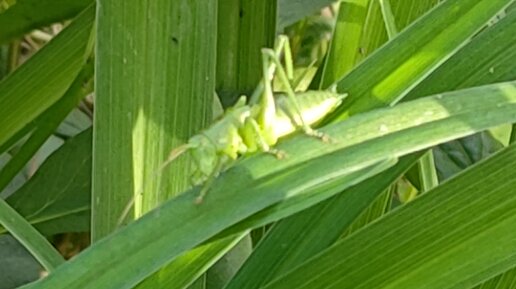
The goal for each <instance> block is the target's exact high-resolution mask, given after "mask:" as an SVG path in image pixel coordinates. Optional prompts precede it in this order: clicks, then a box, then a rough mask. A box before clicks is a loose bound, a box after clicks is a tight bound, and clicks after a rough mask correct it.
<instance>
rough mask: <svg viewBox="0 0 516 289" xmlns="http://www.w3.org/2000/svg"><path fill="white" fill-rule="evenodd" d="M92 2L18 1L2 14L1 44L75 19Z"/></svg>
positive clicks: (0, 25)
mask: <svg viewBox="0 0 516 289" xmlns="http://www.w3.org/2000/svg"><path fill="white" fill-rule="evenodd" d="M93 2H94V1H92V0H74V1H67V0H57V1H56V0H47V1H42V0H16V3H15V4H14V5H13V6H11V7H10V8H9V9H7V11H5V12H4V13H0V27H2V29H0V44H2V43H6V42H8V41H9V40H12V39H14V38H16V37H19V36H22V35H23V34H25V33H28V32H30V31H31V30H32V29H36V28H39V27H43V26H47V25H50V24H52V23H55V22H60V21H64V20H67V19H70V18H73V17H75V16H76V15H77V14H79V12H81V11H82V10H84V9H85V8H86V7H88V6H89V5H91V4H92V3H93Z"/></svg>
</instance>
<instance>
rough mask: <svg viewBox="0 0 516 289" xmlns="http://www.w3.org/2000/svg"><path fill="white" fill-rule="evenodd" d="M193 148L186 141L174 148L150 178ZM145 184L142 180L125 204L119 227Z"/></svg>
mask: <svg viewBox="0 0 516 289" xmlns="http://www.w3.org/2000/svg"><path fill="white" fill-rule="evenodd" d="M191 148H192V145H190V144H188V143H186V144H183V145H180V146H178V147H176V148H175V149H173V150H172V151H171V152H170V154H169V155H168V157H167V159H166V160H165V161H164V162H163V164H161V165H160V166H159V167H158V168H157V169H156V170H155V171H154V172H153V173H152V175H151V177H150V178H151V179H154V178H155V177H157V176H159V175H161V173H162V172H163V170H164V169H166V168H167V167H168V166H169V165H170V164H171V163H172V162H173V161H174V160H175V159H177V158H178V157H179V156H181V155H182V154H184V153H185V152H186V151H188V150H189V149H191ZM144 184H145V182H142V185H141V186H140V188H139V189H138V191H137V192H136V194H135V195H134V196H133V197H132V198H131V200H130V201H129V203H128V204H127V205H126V206H125V208H124V210H123V212H122V214H121V215H120V218H118V222H117V225H116V227H117V228H118V227H120V226H121V225H122V223H123V222H124V220H125V218H127V215H129V211H130V210H131V208H132V207H133V205H134V202H135V201H136V197H137V196H139V195H141V194H143V188H144Z"/></svg>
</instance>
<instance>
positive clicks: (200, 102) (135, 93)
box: [92, 0, 217, 241]
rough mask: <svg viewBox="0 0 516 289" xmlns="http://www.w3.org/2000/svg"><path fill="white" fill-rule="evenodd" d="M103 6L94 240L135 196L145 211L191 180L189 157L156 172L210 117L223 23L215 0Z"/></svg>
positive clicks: (137, 207)
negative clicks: (219, 26)
mask: <svg viewBox="0 0 516 289" xmlns="http://www.w3.org/2000/svg"><path fill="white" fill-rule="evenodd" d="M104 2H105V3H104ZM98 7H99V10H98V11H97V15H98V19H97V28H98V35H97V41H98V42H97V43H98V44H97V51H96V52H97V53H96V61H97V66H96V68H97V70H96V75H95V76H96V81H95V84H96V102H95V123H94V127H95V129H94V133H93V134H94V137H93V139H94V144H93V150H94V151H93V163H94V166H93V194H92V199H93V200H94V202H93V207H92V240H94V241H96V240H99V239H100V238H102V237H104V236H106V235H108V234H109V233H111V232H112V231H114V230H115V229H116V228H117V226H118V225H119V224H118V220H119V218H120V216H121V215H122V211H123V210H124V208H125V207H126V206H127V204H128V203H129V202H130V200H131V199H132V198H133V194H134V195H136V196H135V197H136V202H135V210H134V214H132V215H134V216H140V215H141V214H142V213H143V212H146V211H148V210H150V209H152V208H154V207H155V206H157V205H158V204H159V203H161V202H163V201H164V200H166V199H168V198H170V197H171V196H173V195H175V194H177V193H179V192H181V191H183V190H184V189H185V188H186V187H188V186H189V165H188V159H186V158H182V159H179V160H177V162H175V163H174V166H171V168H170V170H167V171H164V172H163V174H162V175H160V176H159V177H156V171H157V170H158V168H159V167H160V166H161V164H162V163H163V162H164V160H165V158H166V157H167V155H168V154H169V152H170V150H171V149H173V148H174V147H177V146H178V145H180V144H182V143H184V142H185V141H186V140H187V139H188V137H189V136H190V135H192V134H193V133H194V132H197V131H199V130H200V129H201V128H202V127H203V126H205V125H206V124H207V123H208V122H209V121H211V107H212V101H213V99H212V97H213V91H214V86H215V54H216V51H215V47H216V30H215V29H216V27H217V25H216V19H217V17H216V11H217V9H216V2H214V1H201V0H196V1H192V0H181V1H173V2H171V1H168V0H160V1H153V2H139V3H135V4H134V5H123V6H122V7H121V6H120V4H119V3H116V2H113V1H100V2H99V6H98ZM192 13H193V14H192ZM185 15H189V16H185ZM149 19H152V21H150V22H149ZM113 51H118V52H119V53H113ZM192 63H194V64H193V65H192ZM143 180H146V182H145V183H143ZM142 189H144V190H143V191H144V192H148V194H145V193H144V194H141V192H142ZM155 192H158V193H155Z"/></svg>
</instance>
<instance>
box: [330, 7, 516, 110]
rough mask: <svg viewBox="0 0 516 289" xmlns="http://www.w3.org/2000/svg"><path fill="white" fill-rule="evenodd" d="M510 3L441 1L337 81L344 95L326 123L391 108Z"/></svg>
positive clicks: (339, 89)
mask: <svg viewBox="0 0 516 289" xmlns="http://www.w3.org/2000/svg"><path fill="white" fill-rule="evenodd" d="M511 2H513V1H512V0H489V1H485V0H484V1H478V0H457V1H445V2H442V3H441V4H440V5H439V6H437V7H436V8H435V9H433V10H432V11H431V12H430V13H428V14H426V15H425V16H423V17H422V18H420V19H419V20H418V21H416V22H415V23H414V24H412V25H411V26H410V27H408V28H407V29H405V30H404V31H403V32H401V33H400V34H399V35H398V36H397V37H396V38H395V39H393V40H392V41H390V42H389V43H387V44H386V45H385V46H384V47H383V48H382V49H381V50H380V51H378V52H377V53H375V54H374V55H371V57H369V58H368V59H366V60H365V61H364V62H363V63H362V64H361V65H359V66H358V67H357V68H356V69H354V70H353V71H352V72H350V73H349V74H348V75H347V76H345V77H344V78H343V79H342V80H340V81H339V82H338V84H337V91H338V92H341V93H348V94H349V96H348V98H347V99H346V101H345V102H344V104H343V105H341V106H340V107H339V108H338V109H337V110H336V111H335V112H334V113H333V114H332V117H330V119H332V120H335V119H344V118H346V117H348V116H349V115H353V114H356V113H359V112H362V111H365V110H369V109H371V107H383V106H386V105H389V104H393V103H396V102H397V101H399V100H400V99H402V98H403V97H404V96H405V95H406V94H407V93H409V92H410V90H411V89H412V88H413V87H414V86H415V85H417V84H419V83H420V82H421V81H422V80H423V79H424V78H425V77H426V76H427V75H428V74H429V73H431V72H432V71H434V70H435V69H436V68H437V67H439V66H440V65H441V64H442V62H444V61H445V60H446V59H447V58H449V57H450V55H452V54H453V53H454V52H455V51H457V49H458V48H459V47H460V46H462V45H464V43H466V42H467V41H468V40H469V38H470V37H471V36H473V35H474V34H475V33H477V32H478V31H479V30H480V29H481V28H482V27H483V26H484V24H486V23H487V22H488V21H489V20H490V19H491V18H492V17H493V16H494V15H496V14H497V13H498V12H499V11H500V10H502V9H504V8H505V7H506V6H508V5H509V4H510V3H511ZM407 43H410V44H411V45H407ZM344 112H345V113H344Z"/></svg>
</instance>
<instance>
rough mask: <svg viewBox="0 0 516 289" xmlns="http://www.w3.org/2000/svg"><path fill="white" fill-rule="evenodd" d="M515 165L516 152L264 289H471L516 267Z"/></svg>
mask: <svg viewBox="0 0 516 289" xmlns="http://www.w3.org/2000/svg"><path fill="white" fill-rule="evenodd" d="M514 162H516V146H512V147H510V148H508V149H506V150H504V151H502V152H501V153H499V154H497V155H496V156H494V157H493V158H490V159H489V160H487V161H485V162H482V163H481V164H479V165H477V166H475V167H474V168H472V169H470V170H468V171H466V172H464V173H463V174H461V175H458V176H457V177H456V178H454V179H452V180H450V181H448V182H446V183H445V184H443V185H442V186H439V187H438V188H436V189H434V190H432V191H430V192H428V193H427V194H424V195H423V196H421V197H419V198H417V199H416V200H415V201H413V202H411V203H410V204H409V205H407V206H404V207H402V208H401V209H399V210H396V211H394V212H392V213H391V214H389V215H388V216H386V217H384V218H382V219H381V220H380V221H379V222H375V223H374V224H371V225H370V226H368V227H367V228H364V229H363V230H361V231H359V232H357V233H356V234H353V235H351V236H350V237H348V238H346V239H344V240H343V241H341V242H338V243H337V244H335V245H334V246H332V247H331V248H329V249H328V250H326V251H324V252H323V253H321V254H319V255H318V256H317V257H314V258H312V259H310V260H308V261H307V262H306V263H304V264H303V265H301V266H299V267H298V268H296V269H294V270H292V271H291V272H289V273H287V274H286V275H284V276H283V277H280V278H279V279H276V280H275V281H273V282H272V283H270V284H269V285H268V286H265V287H263V288H266V289H280V288H310V289H317V288H342V289H345V288H384V289H390V288H428V289H432V288H436V289H437V288H439V289H447V288H469V287H471V286H473V285H476V284H478V283H479V282H482V281H483V280H485V279H486V278H490V277H492V276H493V275H495V274H497V273H501V272H504V271H505V270H508V269H510V268H512V267H513V266H514V263H515V262H516V250H515V248H516V235H515V234H516V233H515V231H514V226H515V225H516V171H515V170H512V169H511V168H512V167H513V166H514ZM486 172H487V173H486ZM500 180H504V181H503V182H501V181H500ZM479 212H480V213H479Z"/></svg>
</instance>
